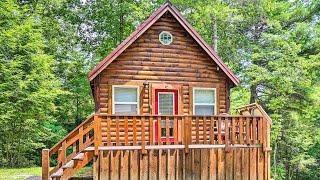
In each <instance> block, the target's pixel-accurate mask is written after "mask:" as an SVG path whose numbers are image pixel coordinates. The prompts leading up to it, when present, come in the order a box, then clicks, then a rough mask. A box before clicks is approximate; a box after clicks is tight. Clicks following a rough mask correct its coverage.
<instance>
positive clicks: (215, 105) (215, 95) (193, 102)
mask: <svg viewBox="0 0 320 180" xmlns="http://www.w3.org/2000/svg"><path fill="white" fill-rule="evenodd" d="M195 90H214V98H215V99H214V103H195V93H194V92H195ZM196 105H210V106H212V105H213V106H214V114H213V115H216V114H217V88H201V87H194V88H193V90H192V107H193V109H192V111H193V112H192V113H193V115H196V110H195V106H196Z"/></svg>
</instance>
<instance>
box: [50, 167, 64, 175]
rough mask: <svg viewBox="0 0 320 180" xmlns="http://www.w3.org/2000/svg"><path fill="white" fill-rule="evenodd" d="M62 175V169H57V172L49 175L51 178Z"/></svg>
mask: <svg viewBox="0 0 320 180" xmlns="http://www.w3.org/2000/svg"><path fill="white" fill-rule="evenodd" d="M62 175H63V169H62V168H60V169H58V171H57V172H55V173H53V174H52V175H51V177H61V176H62Z"/></svg>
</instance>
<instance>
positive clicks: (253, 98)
mask: <svg viewBox="0 0 320 180" xmlns="http://www.w3.org/2000/svg"><path fill="white" fill-rule="evenodd" d="M257 97H258V95H257V85H253V86H251V87H250V103H255V102H256V100H257Z"/></svg>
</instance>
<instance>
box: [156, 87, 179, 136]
mask: <svg viewBox="0 0 320 180" xmlns="http://www.w3.org/2000/svg"><path fill="white" fill-rule="evenodd" d="M154 106H155V114H156V115H169V116H172V115H178V90H174V89H156V90H155V104H154ZM173 124H174V121H173V118H170V141H171V142H174V137H173V131H174V126H173ZM158 126H159V124H158V121H157V122H156V125H155V133H156V134H155V138H156V140H158V134H159V133H158ZM161 141H162V142H165V141H166V122H165V120H164V119H163V120H161Z"/></svg>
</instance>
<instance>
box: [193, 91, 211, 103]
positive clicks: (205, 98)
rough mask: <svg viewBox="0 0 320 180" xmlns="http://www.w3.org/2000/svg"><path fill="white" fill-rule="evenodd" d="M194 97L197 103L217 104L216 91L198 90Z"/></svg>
mask: <svg viewBox="0 0 320 180" xmlns="http://www.w3.org/2000/svg"><path fill="white" fill-rule="evenodd" d="M194 96H195V98H194V99H195V103H208V104H213V103H215V97H214V90H204V89H196V90H195V91H194Z"/></svg>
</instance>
